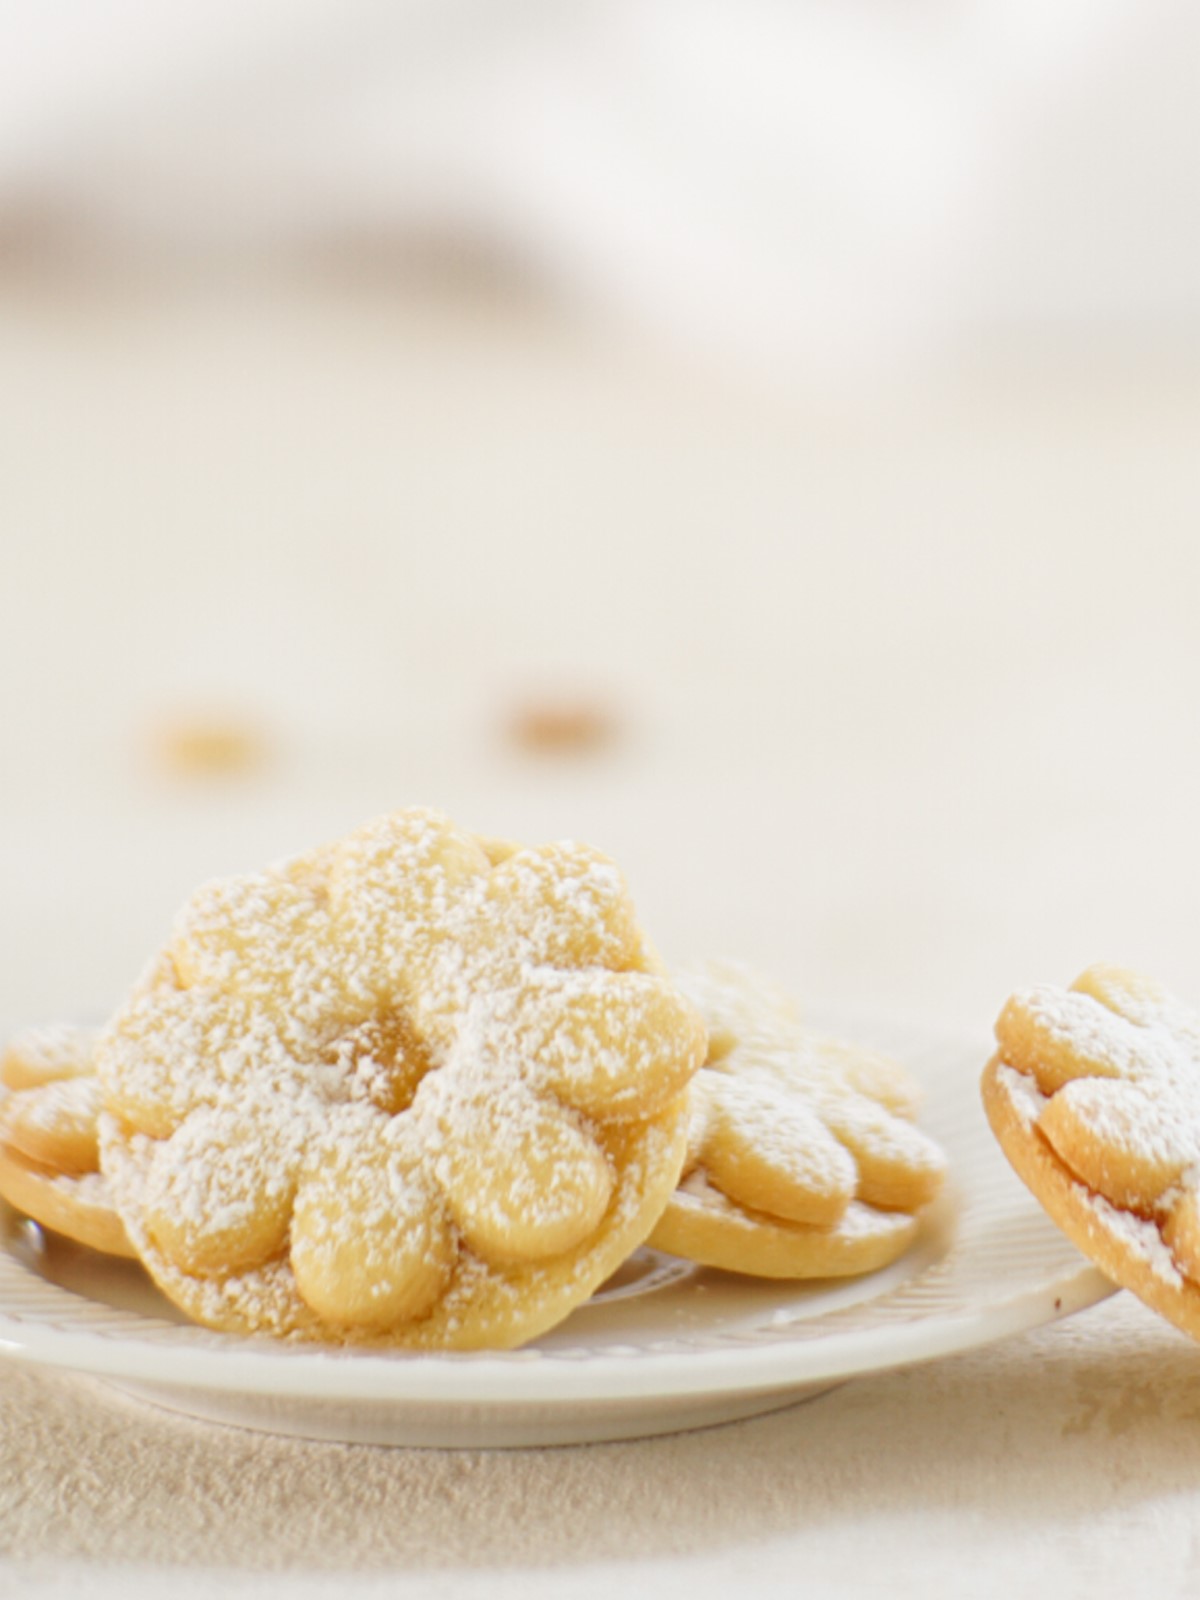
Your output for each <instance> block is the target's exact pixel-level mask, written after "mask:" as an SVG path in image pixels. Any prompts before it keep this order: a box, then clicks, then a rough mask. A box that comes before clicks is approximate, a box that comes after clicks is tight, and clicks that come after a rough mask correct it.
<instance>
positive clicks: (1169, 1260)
mask: <svg viewBox="0 0 1200 1600" xmlns="http://www.w3.org/2000/svg"><path fill="white" fill-rule="evenodd" d="M996 1038H997V1041H998V1044H999V1052H998V1054H997V1055H996V1056H995V1057H993V1059H992V1060H991V1062H989V1064H988V1066H987V1068H986V1069H985V1072H984V1076H983V1100H984V1106H985V1109H986V1111H987V1114H988V1119H989V1121H990V1122H991V1125H992V1129H993V1131H994V1133H995V1134H996V1137H997V1138H998V1139H999V1141H1000V1144H1001V1146H1002V1147H1003V1149H1004V1152H1005V1154H1006V1155H1007V1156H1008V1158H1009V1160H1010V1162H1011V1163H1012V1165H1013V1167H1014V1168H1015V1169H1016V1171H1017V1173H1018V1174H1019V1175H1020V1177H1021V1178H1022V1179H1023V1180H1024V1181H1025V1183H1026V1184H1027V1185H1028V1187H1029V1188H1030V1189H1031V1190H1032V1191H1033V1193H1034V1194H1035V1195H1036V1196H1037V1198H1038V1199H1039V1200H1040V1201H1041V1203H1042V1205H1043V1206H1044V1207H1045V1209H1046V1210H1047V1212H1048V1213H1049V1214H1050V1216H1051V1217H1052V1218H1053V1219H1054V1221H1055V1222H1056V1223H1058V1225H1059V1227H1060V1228H1062V1230H1063V1232H1064V1233H1066V1235H1067V1236H1068V1238H1070V1239H1071V1241H1072V1242H1073V1243H1074V1244H1076V1245H1077V1246H1078V1247H1079V1248H1080V1249H1081V1250H1083V1251H1084V1252H1085V1254H1087V1255H1089V1256H1091V1258H1092V1259H1093V1260H1094V1261H1095V1262H1096V1263H1097V1265H1098V1266H1100V1267H1101V1268H1102V1269H1103V1270H1104V1271H1105V1272H1106V1273H1107V1274H1108V1276H1109V1277H1111V1278H1113V1279H1115V1280H1116V1281H1117V1282H1118V1283H1120V1284H1122V1285H1124V1287H1126V1288H1128V1289H1131V1290H1133V1292H1134V1293H1135V1294H1137V1295H1139V1296H1140V1297H1141V1298H1142V1299H1143V1300H1145V1301H1146V1302H1147V1303H1148V1304H1149V1305H1151V1306H1153V1307H1154V1308H1155V1309H1156V1310H1158V1311H1161V1312H1162V1313H1163V1314H1164V1315H1165V1316H1167V1317H1169V1318H1170V1319H1171V1320H1172V1321H1173V1322H1175V1323H1177V1324H1178V1325H1179V1326H1180V1327H1181V1328H1183V1329H1185V1330H1186V1331H1187V1332H1189V1333H1191V1334H1192V1335H1193V1336H1194V1337H1200V1015H1197V1013H1196V1012H1195V1011H1193V1010H1191V1009H1190V1008H1189V1007H1187V1006H1185V1005H1183V1004H1182V1003H1181V1002H1180V1001H1179V1000H1177V999H1175V998H1174V997H1173V996H1172V995H1170V994H1168V993H1167V991H1166V990H1165V989H1163V988H1162V986H1161V985H1160V984H1158V983H1156V982H1155V981H1154V980H1153V979H1151V978H1147V977H1143V976H1141V975H1139V974H1137V973H1133V972H1127V971H1124V970H1123V969H1121V968H1119V967H1112V966H1094V967H1089V968H1088V970H1087V971H1086V972H1085V973H1083V975H1082V976H1081V977H1079V978H1078V979H1076V981H1075V983H1074V984H1073V985H1072V987H1071V988H1070V989H1069V990H1064V989H1055V988H1052V987H1050V986H1048V985H1047V986H1040V987H1037V988H1032V989H1026V990H1022V991H1021V992H1019V993H1017V994H1015V995H1013V996H1012V998H1011V999H1010V1000H1009V1001H1008V1002H1007V1004H1006V1005H1005V1007H1004V1009H1003V1011H1002V1012H1001V1013H1000V1017H999V1020H998V1021H997V1023H996Z"/></svg>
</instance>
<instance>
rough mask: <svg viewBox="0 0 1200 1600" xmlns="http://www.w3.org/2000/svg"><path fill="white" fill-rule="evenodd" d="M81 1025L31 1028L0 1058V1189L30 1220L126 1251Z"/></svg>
mask: <svg viewBox="0 0 1200 1600" xmlns="http://www.w3.org/2000/svg"><path fill="white" fill-rule="evenodd" d="M94 1042H95V1035H94V1033H93V1032H92V1030H91V1029H88V1028H71V1027H65V1026H59V1027H51V1028H30V1029H28V1030H27V1031H26V1032H24V1033H21V1034H18V1035H17V1036H16V1038H14V1039H12V1040H10V1041H9V1043H8V1045H7V1046H6V1047H5V1050H4V1054H3V1056H2V1057H0V1084H3V1086H4V1088H5V1089H7V1090H8V1091H9V1093H8V1094H7V1095H5V1097H4V1099H3V1100H2V1101H0V1195H2V1196H3V1197H4V1199H5V1200H7V1201H8V1203H9V1205H11V1206H14V1207H15V1208H16V1209H17V1210H18V1211H23V1212H24V1213H25V1214H26V1216H30V1217H32V1218H33V1219H34V1221H35V1222H40V1223H42V1224H43V1225H44V1226H45V1227H47V1228H52V1229H53V1230H54V1231H55V1233H61V1234H63V1235H65V1237H67V1238H68V1239H73V1240H74V1241H75V1242H76V1243H77V1244H83V1245H87V1246H89V1247H90V1248H91V1249H93V1250H102V1251H104V1252H106V1253H107V1254H109V1255H121V1256H128V1255H132V1254H133V1251H132V1249H131V1248H130V1245H129V1241H128V1239H127V1238H126V1237H125V1230H124V1228H123V1227H122V1226H121V1219H120V1217H118V1216H117V1214H116V1212H115V1211H114V1210H113V1207H112V1203H111V1198H110V1196H109V1193H108V1185H107V1183H106V1181H105V1179H104V1178H103V1177H102V1175H101V1173H100V1157H99V1150H98V1147H97V1138H96V1118H97V1115H98V1113H99V1109H100V1090H99V1085H98V1084H97V1082H96V1078H95V1074H94V1071H93V1061H92V1052H93V1046H94Z"/></svg>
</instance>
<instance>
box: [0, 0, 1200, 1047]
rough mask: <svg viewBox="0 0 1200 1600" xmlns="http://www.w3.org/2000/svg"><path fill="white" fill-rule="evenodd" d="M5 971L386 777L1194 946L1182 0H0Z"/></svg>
mask: <svg viewBox="0 0 1200 1600" xmlns="http://www.w3.org/2000/svg"><path fill="white" fill-rule="evenodd" d="M0 28H2V30H3V45H2V47H0V593H2V594H3V598H4V624H3V628H2V630H0V681H2V682H3V685H4V692H3V696H2V698H0V763H2V768H0V770H2V771H3V783H2V784H0V905H2V906H3V926H2V931H0V1028H2V1029H5V1030H7V1029H9V1028H11V1027H14V1026H16V1025H18V1024H23V1023H27V1022H37V1021H44V1020H51V1019H55V1018H59V1017H75V1018H80V1019H88V1018H93V1017H99V1016H102V1015H103V1014H104V1013H105V1012H106V1011H107V1009H108V1008H109V1007H111V1006H112V1005H113V1004H114V1003H115V1001H116V1000H117V999H118V998H119V997H120V995H121V993H122V991H123V990H124V988H125V987H126V986H127V985H128V983H129V982H130V981H131V979H132V977H133V976H134V974H135V972H136V971H137V969H138V968H139V967H140V965H141V963H142V961H143V960H144V958H145V957H146V956H147V955H148V954H149V952H150V951H151V950H152V949H154V948H155V946H156V945H157V944H158V943H159V942H160V941H161V939H162V938H163V936H164V933H165V930H166V927H167V924H168V922H169V918H170V916H171V913H172V911H173V909H174V908H175V906H176V905H177V904H178V903H179V901H180V900H181V899H182V898H183V897H184V896H185V895H186V893H187V892H188V891H189V890H190V889H191V888H192V887H193V886H194V885H195V883H196V882H197V881H199V880H200V879H202V878H204V877H208V876H210V875H213V874H218V873H225V872H231V871H239V870H245V869H250V868H253V867H255V866H257V865H260V864H262V863H263V862H265V861H267V860H270V859H274V858H276V857H278V856H281V855H284V854H287V853H290V852H292V851H294V850H297V849H300V848H303V847H305V846H307V845H309V844H311V843H313V842H315V841H317V840H319V839H323V838H325V837H331V836H334V835H336V834H338V833H340V832H343V831H345V830H346V829H348V828H349V827H351V826H353V825H354V824H356V823H357V822H359V821H362V820H364V819H365V818H367V817H369V816H371V815H372V814H374V813H375V812H378V811H381V810H386V809H389V808H391V807H394V806H399V805H404V804H409V803H414V802H425V803H432V804H435V805H439V806H442V807H444V808H446V809H447V810H449V811H450V812H451V813H452V814H453V815H455V816H456V817H457V818H458V819H459V820H460V821H462V822H463V823H465V824H467V825H469V826H472V827H476V828H478V829H480V830H482V831H486V832H489V833H497V834H506V833H507V834H512V835H513V836H516V837H519V838H522V839H526V840H529V841H536V840H542V839H547V838H557V837H563V836H573V837H578V838H583V839H586V840H588V841H589V842H592V843H595V844H597V845H599V846H601V847H602V848H604V849H607V850H608V851H609V852H610V853H611V854H612V855H614V856H615V857H616V859H617V860H618V861H619V862H620V863H621V865H622V866H623V867H624V868H625V870H626V873H627V875H628V876H629V878H630V880H631V882H632V884H633V887H634V891H635V894H636V897H637V899H638V902H639V905H640V907H641V909H642V911H643V914H644V917H645V920H646V922H647V924H648V926H649V927H650V929H651V931H652V933H653V935H654V936H655V938H656V941H657V943H658V944H659V945H660V947H661V948H662V949H663V950H664V952H665V953H666V954H667V955H668V956H669V957H672V958H676V959H689V958H694V957H698V956H704V955H709V954H721V955H728V956H734V957H738V958H740V959H743V960H746V961H748V962H751V963H754V964H756V965H759V966H761V967H763V968H765V969H766V970H767V971H769V972H772V973H774V974H775V975H776V976H777V977H778V978H780V979H781V980H784V981H786V982H788V983H789V984H791V985H792V986H793V987H794V988H795V989H796V990H797V992H798V993H799V994H801V995H802V996H803V997H805V998H806V999H808V1000H809V1001H812V1002H815V1003H816V1004H818V1005H820V1004H823V1003H826V1002H835V1003H839V1004H841V1003H846V1004H849V1005H852V1006H857V1007H861V1008H863V1009H865V1010H868V1011H881V1012H884V1013H895V1014H898V1015H900V1016H910V1017H914V1018H924V1019H926V1020H930V1021H933V1022H941V1023H945V1024H946V1025H948V1026H953V1027H957V1028H964V1029H970V1030H971V1031H972V1032H973V1033H974V1034H975V1035H976V1036H977V1037H978V1038H979V1039H980V1040H981V1041H983V1040H984V1039H985V1037H986V1033H987V1030H988V1028H989V1026H990V1023H991V1020H992V1018H993V1017H994V1015H995V1013H996V1011H997V1009H998V1007H999V1005H1000V1003H1001V1001H1002V1000H1003V998H1004V996H1005V995H1006V994H1007V993H1008V992H1009V990H1010V989H1012V988H1013V987H1014V986H1016V985H1017V984H1019V983H1024V982H1027V981H1034V980H1038V979H1045V980H1048V981H1051V980H1053V981H1063V982H1065V981H1068V980H1069V979H1070V978H1071V977H1072V976H1073V975H1074V973H1075V971H1076V970H1077V969H1079V968H1080V967H1082V966H1083V965H1084V964H1086V963H1087V962H1089V961H1091V960H1096V959H1101V958H1103V959H1110V960H1118V961H1124V962H1127V963H1129V964H1132V965H1140V966H1144V967H1147V968H1149V969H1150V970H1152V971H1156V972H1157V973H1158V974H1159V975H1160V976H1161V977H1162V978H1163V979H1164V980H1165V981H1167V982H1169V983H1171V984H1172V985H1174V986H1176V987H1178V988H1180V989H1181V990H1183V991H1184V992H1185V993H1190V994H1191V995H1192V997H1193V998H1195V999H1198V1000H1200V927H1198V923H1200V916H1198V912H1197V908H1198V907H1200V853H1198V849H1197V840H1196V835H1197V829H1198V827H1200V740H1198V738H1197V706H1198V704H1200V460H1198V458H1200V111H1198V110H1197V107H1198V106H1200V96H1198V93H1197V91H1198V90H1200V11H1198V10H1197V8H1196V7H1195V6H1194V5H1192V4H1189V3H1187V0H1139V3H1137V4H1134V3H1133V0H1089V3H1088V4H1084V3H1082V0H957V3H953V0H951V3H947V0H936V3H934V0H912V3H909V4H907V5H905V6H903V7H898V6H895V5H892V4H886V3H884V0H792V3H791V4H789V5H784V4H779V3H775V0H737V4H732V3H727V0H713V3H701V4H688V5H684V4H681V3H678V0H641V3H632V0H612V3H607V4H600V3H589V0H579V3H575V4H565V5H564V4H562V3H557V4H553V5H551V4H548V3H542V0H489V3H487V4H483V3H479V0H438V3H437V4H436V5H435V4H432V3H429V0H405V3H401V4H395V3H391V4H380V3H378V0H339V3H338V4H337V5H334V4H332V3H330V0H288V4H286V5H282V4H278V3H277V0H237V3H236V4H235V3H233V0H208V3H207V4H206V5H204V6H203V7H201V6H197V5H174V6H168V7H159V8H154V7H146V6H144V5H141V4H136V3H134V0H89V3H88V4H86V5H85V4H83V3H82V0H43V4H41V5H40V6H38V7H27V6H19V5H17V4H16V3H15V0H0Z"/></svg>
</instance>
